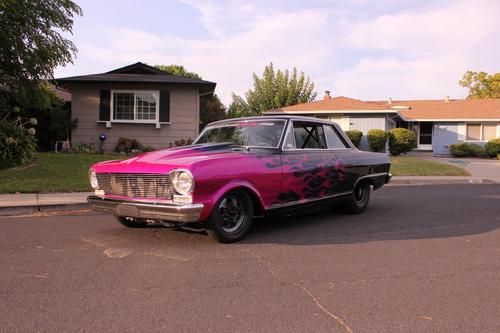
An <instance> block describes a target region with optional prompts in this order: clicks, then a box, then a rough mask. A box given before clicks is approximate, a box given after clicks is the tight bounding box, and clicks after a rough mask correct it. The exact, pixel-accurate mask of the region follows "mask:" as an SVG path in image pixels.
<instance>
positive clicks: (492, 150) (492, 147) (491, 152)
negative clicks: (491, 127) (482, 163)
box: [484, 138, 500, 157]
mask: <svg viewBox="0 0 500 333" xmlns="http://www.w3.org/2000/svg"><path fill="white" fill-rule="evenodd" d="M484 148H485V150H486V154H487V155H488V156H489V157H497V156H498V155H500V138H496V139H492V140H490V141H488V142H487V143H486V145H485V146H484Z"/></svg>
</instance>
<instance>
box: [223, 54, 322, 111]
mask: <svg viewBox="0 0 500 333" xmlns="http://www.w3.org/2000/svg"><path fill="white" fill-rule="evenodd" d="M315 98H316V92H314V83H312V82H311V80H310V79H309V77H306V76H305V75H304V72H300V74H298V73H297V69H296V68H295V67H294V68H293V69H292V72H291V73H290V72H289V71H288V69H287V70H285V71H281V70H279V69H278V71H275V70H274V66H273V63H270V64H269V65H268V66H266V67H265V68H264V72H263V73H262V78H260V77H258V76H257V74H255V73H253V89H250V90H248V91H247V92H246V93H245V98H242V97H240V96H237V95H235V94H233V101H232V103H231V105H230V106H229V112H228V114H229V115H230V116H231V117H244V116H250V115H259V114H261V113H262V112H263V111H266V110H271V109H276V108H280V107H284V106H288V105H294V104H299V103H307V102H311V101H313V100H314V99H315Z"/></svg>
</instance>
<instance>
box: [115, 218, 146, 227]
mask: <svg viewBox="0 0 500 333" xmlns="http://www.w3.org/2000/svg"><path fill="white" fill-rule="evenodd" d="M116 219H117V220H118V222H120V224H121V225H123V226H125V227H127V228H145V227H146V223H145V222H142V221H138V220H136V219H134V218H131V217H125V216H116Z"/></svg>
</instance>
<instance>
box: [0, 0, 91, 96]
mask: <svg viewBox="0 0 500 333" xmlns="http://www.w3.org/2000/svg"><path fill="white" fill-rule="evenodd" d="M75 15H82V10H81V9H80V7H79V6H78V5H77V4H75V3H74V2H73V1H71V0H44V1H32V0H0V31H1V33H0V85H1V86H3V87H5V88H6V89H8V90H9V91H10V92H11V93H12V94H13V96H14V97H15V99H16V101H17V102H18V103H20V104H21V105H26V104H27V102H35V104H36V103H41V102H46V103H49V100H48V99H47V98H46V97H44V96H43V93H42V92H40V89H39V83H40V82H41V81H42V80H45V79H51V78H53V75H54V68H56V67H57V66H62V65H65V64H67V63H72V62H73V55H75V54H76V51H77V49H76V47H75V45H74V44H73V43H72V42H71V41H70V40H68V39H67V38H65V37H63V35H62V33H71V32H72V27H73V17H74V16H75ZM40 94H42V95H40Z"/></svg>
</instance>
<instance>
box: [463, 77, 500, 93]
mask: <svg viewBox="0 0 500 333" xmlns="http://www.w3.org/2000/svg"><path fill="white" fill-rule="evenodd" d="M459 84H460V85H461V86H462V87H465V88H468V89H469V95H468V96H467V98H500V73H495V74H492V75H489V74H488V73H486V72H473V71H467V72H466V73H465V74H464V76H463V77H462V80H460V81H459Z"/></svg>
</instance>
